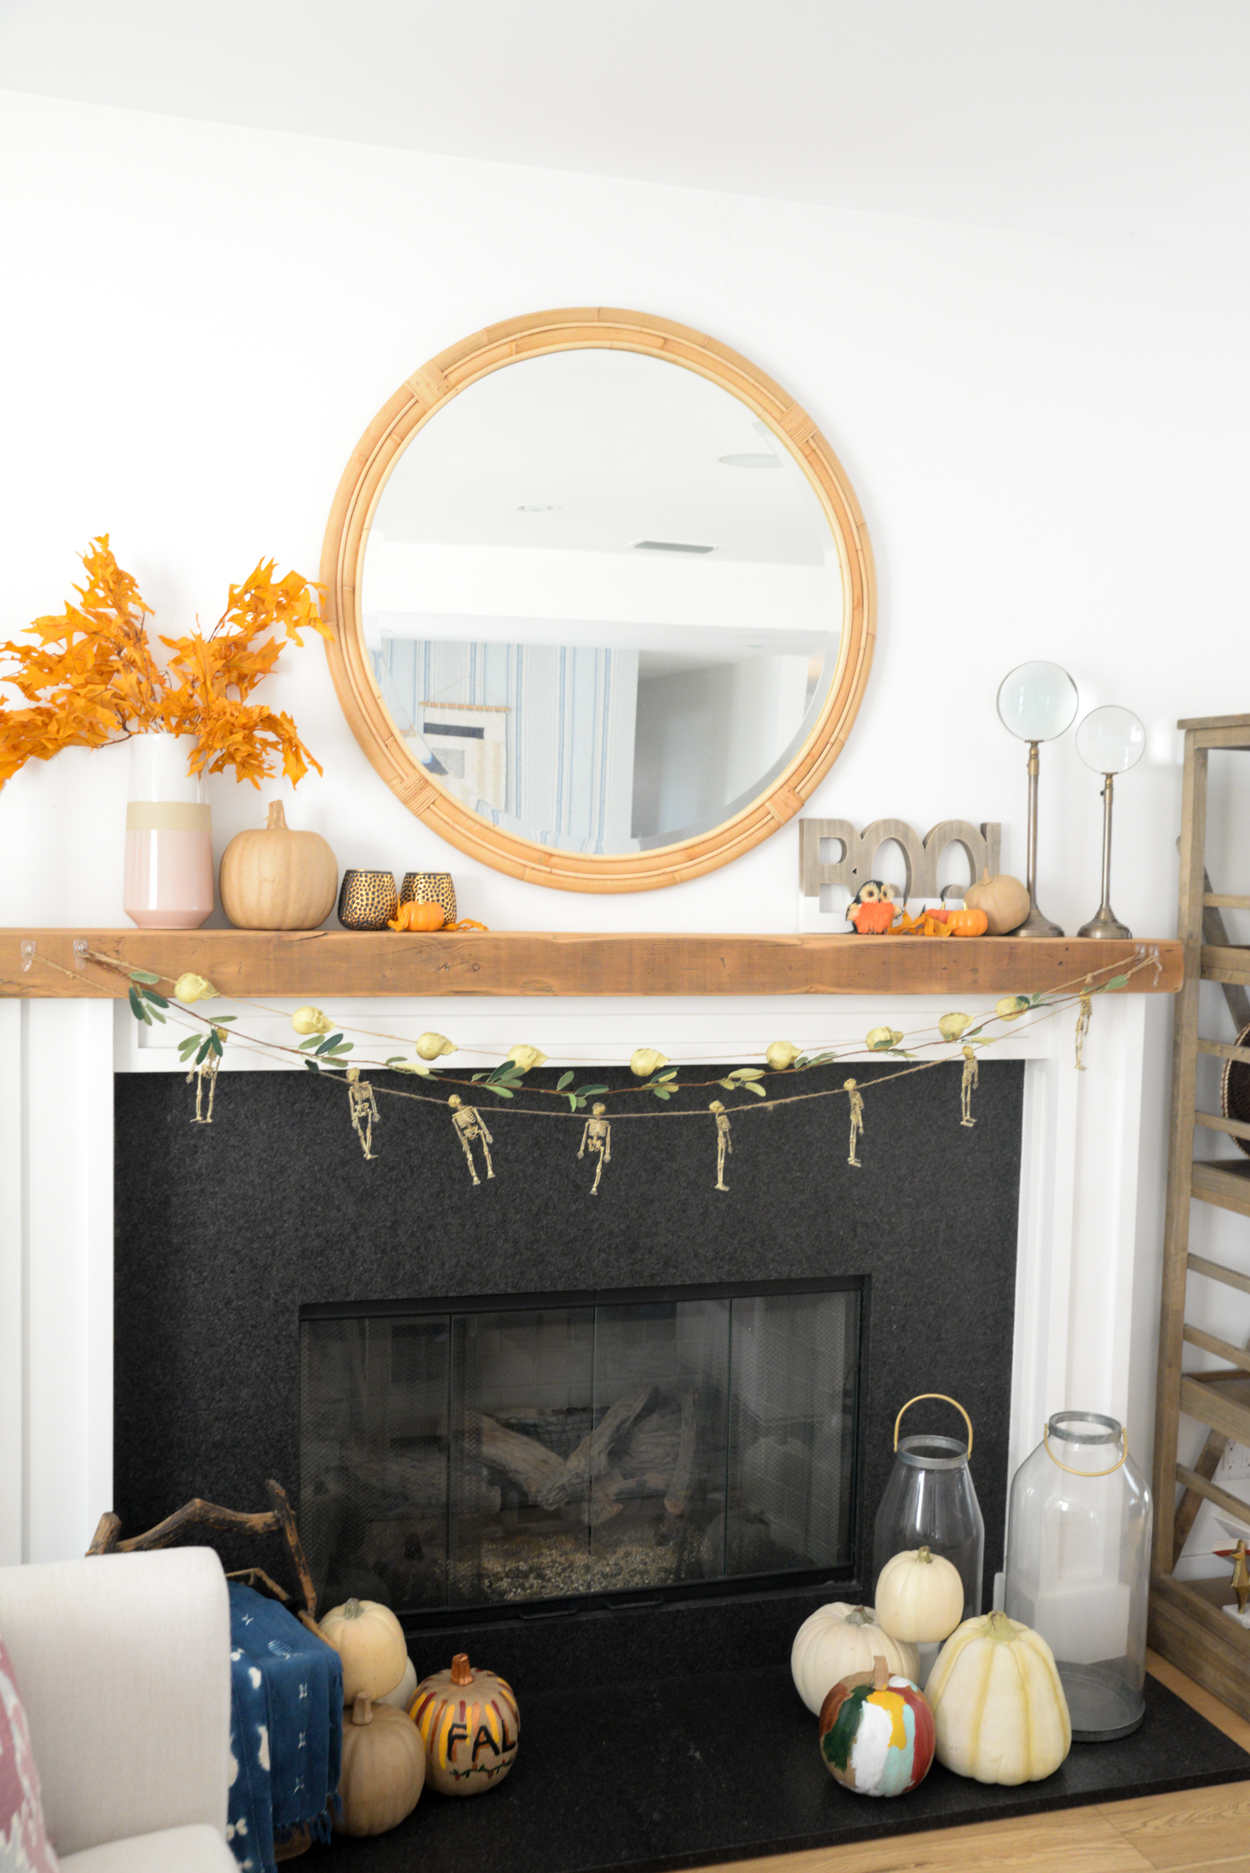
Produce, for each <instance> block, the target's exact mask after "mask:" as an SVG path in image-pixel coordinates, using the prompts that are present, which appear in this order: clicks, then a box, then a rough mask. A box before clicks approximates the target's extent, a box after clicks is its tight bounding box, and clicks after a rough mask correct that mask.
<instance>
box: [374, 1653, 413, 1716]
mask: <svg viewBox="0 0 1250 1873" xmlns="http://www.w3.org/2000/svg"><path fill="white" fill-rule="evenodd" d="M416 1688H417V1668H416V1666H415V1665H414V1664H413V1662H412V1660H411V1659H409V1660H408V1663H407V1664H406V1665H405V1666H404V1675H403V1677H402V1678H401V1679H400V1681H399V1683H398V1684H397V1685H396V1686H395V1689H394V1690H393V1691H388V1692H387V1693H386V1696H385V1697H380V1698H379V1699H378V1700H377V1701H378V1703H379V1704H392V1705H394V1707H395V1709H396V1710H402V1711H403V1712H404V1713H405V1715H406V1714H407V1710H408V1706H409V1704H411V1702H412V1694H413V1692H414V1691H415V1690H416Z"/></svg>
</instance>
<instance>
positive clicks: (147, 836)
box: [122, 731, 213, 930]
mask: <svg viewBox="0 0 1250 1873" xmlns="http://www.w3.org/2000/svg"><path fill="white" fill-rule="evenodd" d="M189 752H190V749H189V744H188V742H187V739H186V737H185V736H182V735H170V734H168V733H165V732H163V731H162V732H161V733H160V734H152V735H136V736H135V738H134V740H133V741H132V742H131V744H130V788H129V793H128V796H127V805H126V875H125V888H124V891H123V895H122V908H123V910H124V911H125V913H126V915H127V917H129V919H130V921H131V923H136V924H138V925H139V926H140V928H141V929H144V930H198V929H199V927H200V925H201V924H202V923H203V922H204V919H205V918H206V917H207V916H209V915H210V913H211V911H212V908H213V829H212V822H211V819H210V808H209V807H208V805H207V803H206V802H205V800H204V795H203V786H202V783H201V781H200V778H199V776H198V775H196V774H188V772H187V755H188V753H189Z"/></svg>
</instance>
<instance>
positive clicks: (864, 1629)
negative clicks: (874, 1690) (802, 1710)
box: [790, 1600, 920, 1717]
mask: <svg viewBox="0 0 1250 1873" xmlns="http://www.w3.org/2000/svg"><path fill="white" fill-rule="evenodd" d="M874 1658H883V1659H884V1660H885V1662H886V1669H887V1670H888V1671H889V1672H890V1674H891V1675H892V1676H893V1677H896V1678H911V1679H912V1680H914V1679H915V1678H916V1675H917V1673H918V1672H919V1670H920V1655H919V1653H918V1652H917V1651H916V1648H915V1646H914V1645H908V1644H906V1643H905V1642H904V1641H902V1640H899V1639H892V1638H891V1637H890V1635H889V1633H888V1632H886V1631H885V1629H884V1628H883V1627H882V1626H881V1625H879V1624H878V1621H877V1615H876V1614H875V1613H874V1612H873V1610H872V1608H871V1607H870V1606H848V1605H846V1604H845V1602H844V1601H842V1600H833V1601H831V1602H830V1604H829V1605H828V1606H822V1607H818V1608H817V1610H816V1611H815V1612H814V1613H813V1614H812V1615H811V1616H810V1618H808V1619H805V1620H804V1621H803V1624H802V1625H801V1626H800V1627H799V1629H798V1631H797V1632H796V1633H795V1635H794V1644H793V1646H792V1647H791V1650H790V1671H791V1674H792V1676H793V1678H794V1688H795V1690H796V1691H797V1692H798V1694H799V1696H800V1697H801V1698H802V1700H803V1702H804V1703H805V1704H806V1705H807V1708H808V1709H809V1710H810V1711H811V1713H812V1715H813V1716H814V1717H819V1715H820V1707H821V1705H822V1704H823V1703H824V1701H825V1699H826V1697H827V1696H828V1694H829V1692H830V1691H831V1690H832V1689H833V1686H834V1685H835V1684H837V1682H838V1680H839V1678H850V1677H853V1676H854V1675H855V1673H856V1672H865V1671H867V1672H871V1670H872V1668H873V1660H874Z"/></svg>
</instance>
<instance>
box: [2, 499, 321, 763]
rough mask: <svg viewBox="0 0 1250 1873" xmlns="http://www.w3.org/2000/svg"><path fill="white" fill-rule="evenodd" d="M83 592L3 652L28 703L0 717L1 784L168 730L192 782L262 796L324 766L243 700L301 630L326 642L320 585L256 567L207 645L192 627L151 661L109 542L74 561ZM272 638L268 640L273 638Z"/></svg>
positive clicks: (286, 725)
mask: <svg viewBox="0 0 1250 1873" xmlns="http://www.w3.org/2000/svg"><path fill="white" fill-rule="evenodd" d="M82 562H83V566H84V568H85V570H86V574H87V582H86V584H85V585H81V586H75V587H74V591H75V592H76V594H77V596H78V601H79V602H78V603H77V604H74V603H73V602H72V601H71V602H70V603H68V604H67V605H66V607H65V610H64V612H63V613H62V614H61V615H60V616H57V617H46V618H36V619H35V621H34V623H33V624H31V625H29V626H28V627H27V630H28V634H29V635H30V636H32V637H33V638H35V639H36V640H37V641H36V642H35V643H33V644H3V645H0V657H8V658H11V659H13V660H14V663H13V667H12V668H10V669H4V668H3V667H0V681H3V682H6V683H10V684H12V685H13V687H14V688H15V689H16V690H17V691H18V692H19V694H20V695H21V696H23V697H24V698H25V699H26V701H27V702H28V703H29V704H30V705H31V706H30V707H29V708H25V709H23V708H11V709H6V708H0V786H3V785H4V783H5V781H6V780H8V779H9V778H10V777H11V776H12V775H14V774H16V773H17V771H18V769H19V768H21V767H23V766H24V765H25V763H26V762H27V761H30V760H37V761H48V760H51V759H52V757H53V755H55V754H59V753H60V751H61V749H62V748H71V747H79V748H84V747H85V748H99V747H103V746H105V745H106V744H107V743H109V742H115V741H123V740H125V739H126V738H127V737H128V736H130V735H142V734H149V733H155V732H158V731H160V730H168V731H170V732H171V733H172V734H175V735H185V736H187V737H188V738H189V739H190V741H191V748H190V754H189V759H188V769H189V771H190V772H191V773H196V774H198V773H202V772H204V771H207V772H208V773H210V774H221V773H224V772H225V770H226V769H227V768H230V767H233V769H234V770H235V775H236V777H237V778H238V779H239V780H249V781H251V783H252V785H253V786H254V787H259V786H260V783H261V781H262V780H265V779H268V778H269V777H270V776H271V775H273V774H274V773H276V772H277V771H278V767H279V766H280V767H281V771H282V773H283V774H284V775H285V776H286V778H287V779H288V780H289V781H291V782H292V783H293V784H297V783H298V782H299V781H300V780H302V779H303V777H304V775H305V774H306V773H307V772H308V769H309V767H310V766H312V767H315V768H316V769H317V772H318V773H320V772H321V765H320V763H319V762H318V761H317V760H316V759H315V758H314V756H313V755H312V754H310V753H309V751H308V749H307V748H306V747H305V746H304V744H303V742H302V741H301V740H300V737H299V731H298V730H297V728H296V726H295V723H294V722H293V721H292V719H291V717H290V716H289V715H286V714H285V713H275V711H273V710H272V709H267V708H265V707H264V705H263V704H259V703H249V702H248V701H247V700H246V699H247V697H248V696H249V695H250V694H251V692H252V690H253V689H255V687H256V685H257V684H258V683H260V682H262V681H263V680H264V678H265V677H267V676H268V675H270V673H271V672H272V670H273V668H274V665H275V664H276V663H277V661H278V658H279V657H280V656H281V654H282V651H283V648H284V646H285V645H286V644H287V643H295V644H302V643H303V641H304V640H303V637H302V635H301V633H302V632H304V631H306V630H308V631H316V632H317V633H318V634H319V635H320V636H322V637H328V636H329V635H330V633H329V631H328V630H327V629H326V626H325V625H324V624H323V623H322V621H321V615H320V607H319V597H318V595H319V593H320V591H321V589H322V588H321V587H320V586H319V585H318V584H316V582H315V581H313V580H311V579H305V578H303V577H302V576H301V575H300V574H299V573H298V572H288V573H287V574H286V575H285V577H284V578H281V579H275V578H274V576H273V575H274V561H273V560H272V559H271V560H262V561H261V562H260V563H259V564H258V565H257V566H256V567H255V569H254V570H253V571H252V572H251V573H250V574H249V576H248V577H247V578H246V579H245V580H244V581H243V583H242V585H232V586H231V587H230V588H229V591H228V594H227V603H226V609H225V611H224V612H223V613H222V615H221V617H220V618H219V619H218V620H217V623H216V624H215V625H214V626H213V629H212V630H211V631H210V632H209V634H208V636H207V637H205V636H204V634H203V633H202V632H201V631H199V630H198V629H197V630H196V631H195V632H194V633H191V634H188V635H187V636H184V637H162V638H161V640H160V641H161V643H162V644H164V645H165V646H166V648H167V649H168V650H169V651H170V652H171V653H172V654H171V656H170V658H169V662H168V665H167V667H166V668H165V669H164V670H162V669H161V668H160V667H159V666H158V665H157V663H156V661H155V659H154V657H153V654H152V647H151V644H150V642H149V639H148V633H147V628H146V626H145V624H144V618H145V617H151V616H153V615H154V614H153V612H152V608H151V606H150V605H147V604H145V603H144V601H143V598H142V596H141V594H140V592H139V587H138V585H137V584H136V582H135V580H134V579H133V578H132V577H131V575H130V574H129V573H128V572H124V571H123V570H122V568H121V567H120V566H119V565H118V564H117V561H116V559H115V558H114V557H113V553H112V549H111V548H110V546H109V538H108V535H107V534H106V533H105V534H101V535H100V536H99V537H98V538H97V539H95V540H93V541H92V542H91V545H90V547H89V548H88V549H87V551H86V552H85V553H84V554H83V556H82ZM270 634H272V635H270Z"/></svg>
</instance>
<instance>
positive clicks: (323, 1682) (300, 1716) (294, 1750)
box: [226, 1580, 343, 1873]
mask: <svg viewBox="0 0 1250 1873" xmlns="http://www.w3.org/2000/svg"><path fill="white" fill-rule="evenodd" d="M229 1587H230V1673H231V1693H232V1695H231V1709H230V1753H231V1763H230V1807H229V1815H228V1819H227V1827H226V1839H227V1840H228V1841H229V1843H230V1848H231V1851H232V1852H233V1854H234V1857H235V1859H236V1860H237V1861H238V1863H239V1865H240V1867H242V1868H244V1869H246V1873H275V1867H274V1857H273V1839H274V1834H275V1832H277V1833H279V1834H281V1833H282V1832H283V1831H285V1830H286V1829H288V1828H292V1827H296V1826H298V1825H300V1824H301V1823H303V1824H304V1825H306V1826H308V1827H311V1829H312V1831H313V1835H314V1837H315V1838H316V1839H318V1840H327V1839H328V1838H329V1827H330V1824H329V1817H328V1815H327V1812H326V1808H327V1804H328V1803H329V1802H330V1801H331V1799H336V1798H337V1793H338V1785H339V1767H340V1763H341V1759H342V1753H343V1665H342V1661H341V1660H340V1658H339V1655H338V1653H337V1652H336V1651H334V1650H333V1648H332V1647H330V1646H328V1645H326V1644H325V1642H324V1641H323V1640H321V1639H318V1638H317V1637H316V1636H315V1635H314V1634H313V1633H311V1632H309V1630H308V1628H307V1626H301V1624H300V1622H299V1621H298V1620H297V1619H296V1618H295V1617H294V1615H293V1614H291V1613H288V1612H287V1610H286V1608H285V1607H284V1606H280V1605H279V1604H278V1602H277V1601H276V1600H267V1599H266V1598H265V1597H264V1595H263V1594H259V1593H257V1592H255V1590H254V1589H253V1588H251V1587H244V1586H241V1585H239V1583H238V1582H237V1581H233V1580H232V1581H230V1583H229Z"/></svg>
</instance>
